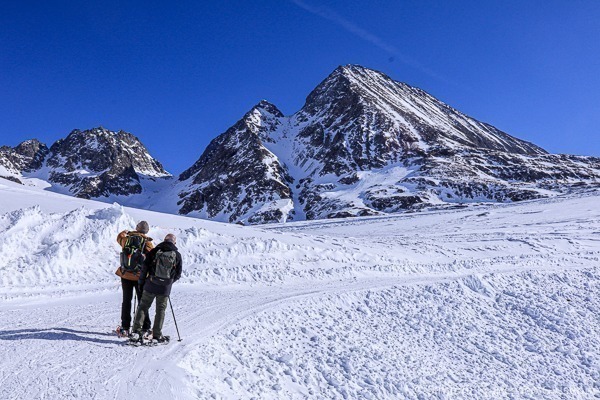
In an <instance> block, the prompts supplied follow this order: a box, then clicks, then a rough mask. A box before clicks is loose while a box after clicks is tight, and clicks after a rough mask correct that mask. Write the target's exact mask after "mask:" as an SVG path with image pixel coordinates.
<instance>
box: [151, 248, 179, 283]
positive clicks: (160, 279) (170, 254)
mask: <svg viewBox="0 0 600 400" xmlns="http://www.w3.org/2000/svg"><path fill="white" fill-rule="evenodd" d="M176 267H177V252H175V251H162V250H157V251H156V254H155V256H154V270H153V271H152V273H151V276H150V280H151V281H152V283H156V284H158V285H161V286H167V285H169V284H170V283H171V280H172V279H173V274H174V273H175V268H176Z"/></svg>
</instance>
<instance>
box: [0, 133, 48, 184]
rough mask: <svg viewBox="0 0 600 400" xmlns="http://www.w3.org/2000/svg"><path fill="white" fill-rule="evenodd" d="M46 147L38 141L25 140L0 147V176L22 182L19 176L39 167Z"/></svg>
mask: <svg viewBox="0 0 600 400" xmlns="http://www.w3.org/2000/svg"><path fill="white" fill-rule="evenodd" d="M47 154H48V147H47V146H46V145H45V144H43V143H40V141H38V140H36V139H33V140H26V141H24V142H22V143H21V144H19V145H18V146H16V147H9V146H2V147H0V177H1V178H5V179H9V180H12V181H14V182H17V183H22V182H21V180H20V179H19V176H20V175H21V174H22V173H30V172H34V171H36V170H38V169H40V168H41V167H42V165H43V163H44V159H45V158H46V155H47Z"/></svg>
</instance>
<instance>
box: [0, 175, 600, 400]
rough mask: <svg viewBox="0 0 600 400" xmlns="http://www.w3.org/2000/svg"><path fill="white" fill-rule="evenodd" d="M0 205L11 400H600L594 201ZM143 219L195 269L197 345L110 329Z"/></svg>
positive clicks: (183, 286) (53, 198)
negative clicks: (395, 207)
mask: <svg viewBox="0 0 600 400" xmlns="http://www.w3.org/2000/svg"><path fill="white" fill-rule="evenodd" d="M0 198H1V201H0V254H2V257H0V298H2V302H0V320H2V321H3V324H4V325H3V326H2V329H0V343H1V345H0V359H1V360H3V361H2V363H1V368H0V398H2V399H4V398H6V399H21V398H34V399H38V398H42V399H69V398H97V399H113V398H131V399H144V400H148V399H153V398H156V399H164V398H173V399H197V398H201V399H204V398H216V399H251V398H256V399H259V398H260V399H281V398H286V399H287V398H289V399H295V398H298V399H304V398H309V399H313V398H315V399H321V398H327V399H330V398H331V399H337V398H340V399H342V398H365V399H368V398H373V399H402V398H404V399H429V398H434V399H435V398H438V399H472V398H483V399H487V398H490V399H492V398H493V399H497V398H515V399H540V398H544V399H589V398H595V397H598V396H600V359H599V356H598V354H600V348H599V347H600V339H599V338H600V336H599V335H598V332H599V331H600V330H599V329H600V318H599V317H598V316H599V315H600V300H599V298H598V296H597V295H596V294H597V293H598V292H599V290H598V289H600V274H599V273H598V266H599V265H600V209H599V208H598V206H597V205H598V193H595V192H590V193H588V194H583V195H581V194H580V195H574V196H570V197H559V198H554V199H546V200H540V201H531V202H524V203H519V204H510V205H487V206H484V207H483V206H482V207H469V208H465V209H459V210H455V211H444V212H440V211H432V212H427V213H420V214H402V215H395V216H385V217H370V218H358V219H347V220H335V221H313V222H301V223H293V224H284V225H274V226H263V227H239V226H234V225H224V224H218V223H212V222H208V221H201V220H195V219H190V218H185V217H178V216H173V215H166V214H159V213H154V212H150V211H145V210H136V209H130V208H123V207H121V206H119V205H112V206H111V205H107V204H103V203H98V202H93V201H84V200H80V199H74V198H69V197H64V196H61V195H58V194H54V193H48V192H44V191H40V190H34V189H27V188H22V187H20V186H17V185H12V184H10V183H8V184H6V185H0ZM141 219H145V220H147V221H149V222H150V232H149V233H150V236H152V237H154V238H155V241H156V242H159V241H160V239H161V238H162V237H164V235H166V233H169V232H174V233H175V234H176V235H177V236H178V246H179V248H180V251H181V253H182V255H183V258H184V260H183V261H184V276H183V277H182V280H181V282H178V283H177V285H176V286H175V287H174V288H173V295H172V300H173V306H174V308H175V312H176V313H177V321H178V325H179V328H180V331H181V333H182V336H183V337H184V340H183V341H182V342H173V343H171V344H170V345H169V346H164V347H156V348H152V349H143V348H129V347H126V346H123V344H122V340H119V339H117V338H116V337H115V336H113V334H112V333H111V330H112V329H114V326H116V324H117V323H118V321H119V314H120V301H121V297H120V296H121V295H120V288H119V280H118V278H117V277H116V276H115V275H114V271H115V269H116V267H117V261H118V252H119V247H118V245H117V243H116V241H115V238H116V235H117V233H118V232H119V231H120V230H123V229H132V228H133V227H134V226H135V224H136V223H137V222H138V221H139V220H141ZM169 311H170V310H168V313H167V314H168V315H167V318H166V321H165V328H164V331H165V334H170V335H171V336H172V337H175V336H176V332H175V327H174V325H173V322H172V317H171V315H170V314H169ZM151 314H153V311H151ZM148 350H150V351H148Z"/></svg>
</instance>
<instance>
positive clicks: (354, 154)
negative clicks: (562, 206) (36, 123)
mask: <svg viewBox="0 0 600 400" xmlns="http://www.w3.org/2000/svg"><path fill="white" fill-rule="evenodd" d="M0 177H6V178H8V179H11V180H13V181H16V182H22V183H25V184H29V185H37V186H42V187H44V186H45V187H47V188H48V189H49V190H52V191H57V192H60V193H66V194H71V195H74V196H77V197H82V198H86V199H100V200H103V201H109V202H112V201H117V202H119V203H120V204H124V205H129V206H135V207H141V208H146V209H152V210H156V211H163V212H169V213H179V214H184V215H189V216H193V217H200V218H205V219H212V220H216V221H223V222H232V223H241V224H261V223H272V222H285V221H291V220H296V221H297V220H305V219H307V220H312V219H323V218H338V217H351V216H368V215H382V214H387V213H394V212H399V211H406V210H410V211H412V210H423V209H426V208H432V207H434V208H439V207H456V206H458V205H460V204H463V203H477V202H512V201H520V200H527V199H535V198H540V197H549V196H555V195H557V194H562V193H567V192H570V191H572V190H574V189H577V188H588V187H596V186H598V185H600V159H599V158H595V157H584V156H571V155H554V154H548V153H547V152H546V151H544V150H543V149H541V148H540V147H538V146H536V145H534V144H531V143H528V142H526V141H523V140H519V139H517V138H515V137H512V136H510V135H508V134H507V133H504V132H502V131H500V130H498V129H496V128H494V127H493V126H491V125H489V124H486V123H483V122H479V121H477V120H475V119H473V118H471V117H469V116H467V115H465V114H463V113H461V112H460V111H458V110H456V109H454V108H452V107H450V106H448V105H447V104H444V103H443V102H441V101H439V100H437V99H436V98H434V97H433V96H431V95H429V94H428V93H426V92H424V91H423V90H421V89H417V88H414V87H412V86H409V85H407V84H405V83H401V82H397V81H394V80H393V79H391V78H390V77H388V76H386V75H384V74H382V73H381V72H377V71H374V70H371V69H367V68H364V67H361V66H357V65H346V66H341V67H339V68H337V69H336V70H335V71H333V73H331V74H330V75H329V76H328V77H327V78H326V79H325V80H324V81H323V82H321V83H320V84H319V85H318V86H317V87H316V88H315V89H314V90H313V91H312V92H311V93H310V94H309V96H308V97H307V99H306V103H305V104H304V106H303V107H302V109H301V110H299V111H298V112H296V113H295V114H293V115H290V116H285V115H283V113H282V112H281V111H280V110H278V109H277V107H276V106H275V105H273V104H270V103H269V102H267V101H264V100H263V101H261V102H260V103H258V104H257V105H256V106H254V107H253V108H252V109H251V110H250V111H249V112H248V113H246V114H245V115H244V116H243V117H242V119H240V120H239V121H238V122H237V123H236V124H234V125H233V126H232V127H231V128H229V129H228V130H227V131H225V132H224V133H223V134H221V135H219V136H218V137H217V138H215V139H214V140H213V141H212V142H211V143H210V144H209V146H208V147H207V148H206V150H205V151H204V152H203V154H202V155H201V156H200V158H199V159H198V161H196V162H195V163H194V165H192V166H191V167H190V168H188V169H187V170H185V171H184V172H183V173H181V174H180V175H179V176H178V177H177V178H174V177H172V176H171V175H170V174H169V173H168V172H166V171H165V170H164V168H163V167H162V165H161V164H160V163H159V162H158V161H157V160H155V159H154V158H153V157H152V156H151V155H150V154H149V153H148V151H147V149H146V148H145V147H144V145H143V144H142V143H141V142H140V140H139V139H137V138H136V137H135V136H133V135H132V134H130V133H127V132H123V131H118V132H115V131H110V130H107V129H104V128H102V127H100V128H95V129H90V130H85V131H79V130H74V131H73V132H71V133H70V134H69V135H68V136H67V137H66V138H65V139H61V140H59V141H57V142H56V143H55V144H53V145H52V146H51V147H50V148H49V149H48V148H47V147H46V146H45V145H43V144H42V143H40V142H38V141H36V140H30V141H27V142H24V143H22V144H20V145H19V146H17V147H15V148H10V147H6V146H5V147H2V148H0Z"/></svg>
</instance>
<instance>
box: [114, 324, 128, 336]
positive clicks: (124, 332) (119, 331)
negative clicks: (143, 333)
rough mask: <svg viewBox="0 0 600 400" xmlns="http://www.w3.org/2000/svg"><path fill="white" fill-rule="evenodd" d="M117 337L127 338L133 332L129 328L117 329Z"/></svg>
mask: <svg viewBox="0 0 600 400" xmlns="http://www.w3.org/2000/svg"><path fill="white" fill-rule="evenodd" d="M117 335H118V336H119V337H126V336H129V335H131V332H129V328H122V327H120V326H119V327H117Z"/></svg>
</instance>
